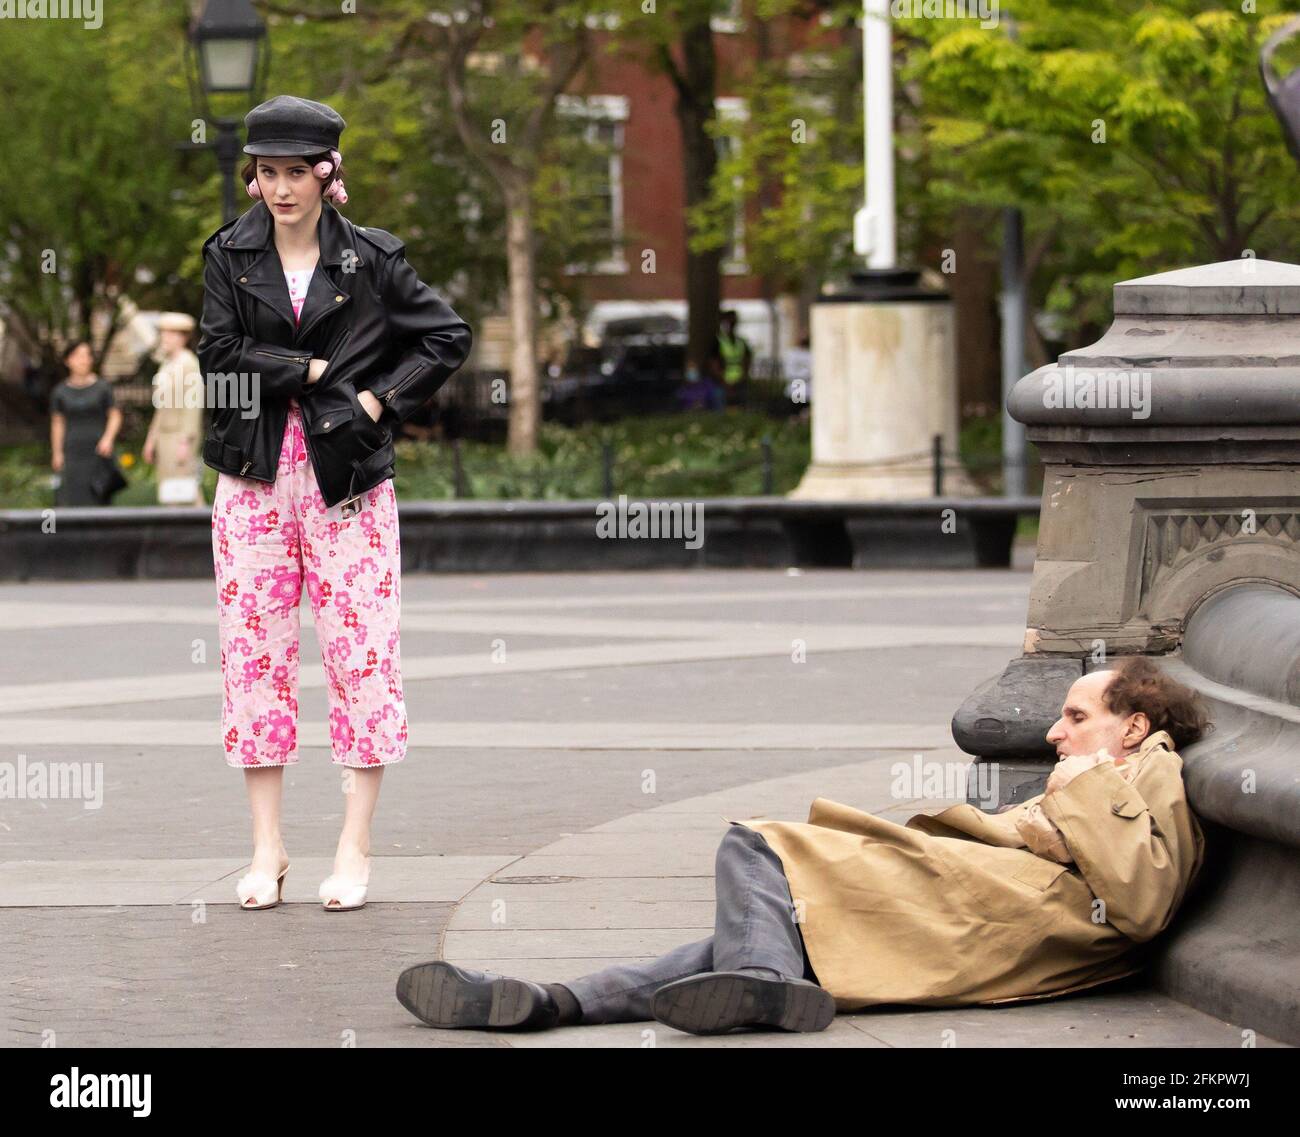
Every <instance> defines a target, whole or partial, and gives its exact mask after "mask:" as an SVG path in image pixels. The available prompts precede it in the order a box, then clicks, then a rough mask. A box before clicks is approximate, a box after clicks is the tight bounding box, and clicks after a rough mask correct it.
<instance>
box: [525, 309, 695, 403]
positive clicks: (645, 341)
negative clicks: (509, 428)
mask: <svg viewBox="0 0 1300 1137" xmlns="http://www.w3.org/2000/svg"><path fill="white" fill-rule="evenodd" d="M685 377H686V335H685V332H684V331H683V330H682V328H681V323H680V321H678V320H676V319H675V318H673V317H670V316H651V317H644V318H638V319H636V320H630V319H629V320H616V321H611V322H610V323H609V324H607V325H606V327H605V338H604V340H603V342H602V343H601V346H600V347H594V348H593V347H578V348H574V349H573V350H571V351H570V353H569V356H568V358H567V359H566V360H565V362H564V364H563V365H562V366H561V367H559V368H558V369H554V373H552V374H548V375H546V376H544V377H543V381H542V402H543V408H544V410H543V413H544V414H545V416H546V417H547V418H549V419H555V420H557V421H560V422H565V423H576V422H586V421H591V420H593V419H596V420H602V421H608V420H610V419H615V418H622V417H626V416H629V415H638V414H660V413H665V412H668V411H673V410H676V409H678V405H679V404H678V399H677V395H678V390H679V389H680V387H681V385H682V382H683V380H684V379H685Z"/></svg>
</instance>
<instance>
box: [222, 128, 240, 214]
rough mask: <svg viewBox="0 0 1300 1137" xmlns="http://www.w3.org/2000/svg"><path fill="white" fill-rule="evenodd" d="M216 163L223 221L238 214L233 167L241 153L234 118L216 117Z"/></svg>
mask: <svg viewBox="0 0 1300 1137" xmlns="http://www.w3.org/2000/svg"><path fill="white" fill-rule="evenodd" d="M216 149H217V165H218V166H219V167H220V169H221V216H222V220H223V223H224V222H226V221H233V220H234V219H235V218H236V217H238V216H239V210H238V207H237V206H236V205H235V167H236V166H237V165H238V163H239V158H240V155H241V154H242V153H243V150H242V149H241V147H240V145H239V125H238V123H236V121H235V120H234V119H230V118H220V119H217V146H216Z"/></svg>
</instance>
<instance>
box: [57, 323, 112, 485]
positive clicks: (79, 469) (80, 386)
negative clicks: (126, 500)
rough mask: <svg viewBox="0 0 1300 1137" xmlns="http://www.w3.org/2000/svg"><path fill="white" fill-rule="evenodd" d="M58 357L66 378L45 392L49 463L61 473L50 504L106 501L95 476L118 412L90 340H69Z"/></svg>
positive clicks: (108, 452)
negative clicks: (98, 370) (96, 369)
mask: <svg viewBox="0 0 1300 1137" xmlns="http://www.w3.org/2000/svg"><path fill="white" fill-rule="evenodd" d="M63 363H64V366H65V367H67V369H68V378H66V379H65V380H63V382H62V383H60V384H59V385H58V386H56V387H55V388H54V390H53V392H52V393H51V395H50V450H51V452H52V456H51V460H50V466H51V468H52V469H53V470H54V471H55V472H56V473H61V474H62V475H63V477H62V480H61V481H60V483H59V488H58V491H57V492H56V493H55V495H54V504H55V505H107V504H108V500H107V499H106V498H105V497H103V496H102V495H101V494H97V493H96V492H95V489H94V481H95V480H96V476H97V475H98V477H99V478H100V479H102V478H103V469H104V461H103V460H104V458H111V457H112V456H113V440H114V439H115V438H116V437H117V432H118V431H119V430H121V428H122V412H121V411H120V410H118V408H117V407H116V406H115V405H114V403H113V388H112V385H111V384H110V383H109V382H108V381H107V380H105V379H101V378H100V377H99V376H98V375H96V374H95V372H94V365H95V356H94V353H93V352H92V351H91V348H90V344H89V343H87V342H86V341H85V340H78V341H77V342H76V343H74V344H73V345H72V346H71V347H69V348H68V350H67V351H65V352H64V353H63Z"/></svg>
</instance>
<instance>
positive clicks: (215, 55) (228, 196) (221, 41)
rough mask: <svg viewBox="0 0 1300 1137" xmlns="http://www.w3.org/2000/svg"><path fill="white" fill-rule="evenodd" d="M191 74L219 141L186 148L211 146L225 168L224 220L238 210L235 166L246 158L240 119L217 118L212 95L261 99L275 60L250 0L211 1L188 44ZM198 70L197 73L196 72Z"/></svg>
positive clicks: (195, 97) (197, 100)
mask: <svg viewBox="0 0 1300 1137" xmlns="http://www.w3.org/2000/svg"><path fill="white" fill-rule="evenodd" d="M186 57H187V59H186V63H187V65H186V69H185V73H186V77H187V79H188V80H189V83H190V99H191V102H192V103H193V104H194V105H195V106H196V107H197V108H199V110H200V114H201V116H202V118H203V119H204V120H205V121H207V122H211V123H212V124H213V125H214V126H216V128H217V139H216V141H215V142H201V143H186V144H185V146H184V149H210V150H214V151H215V152H216V155H217V165H218V167H219V168H220V170H221V215H222V221H223V222H225V221H231V220H233V219H234V218H235V216H236V215H237V213H238V208H237V206H236V204H235V169H236V166H237V164H238V162H239V159H240V156H241V153H242V151H241V149H240V146H239V126H240V121H241V120H240V119H238V118H226V117H222V116H214V115H213V114H212V112H211V109H210V105H209V97H210V96H211V95H225V94H233V95H244V96H251V101H253V102H261V101H262V100H261V94H262V91H263V90H264V89H265V85H266V71H267V67H268V65H269V63H270V57H271V52H270V40H269V39H268V38H267V33H266V25H265V24H264V23H263V22H262V19H261V17H260V16H259V15H258V14H257V12H256V11H255V10H254V8H253V5H252V4H251V3H250V2H249V0H207V3H206V4H205V5H204V7H203V12H202V14H201V15H200V16H199V18H198V19H197V20H195V21H194V23H193V24H192V25H191V26H190V33H189V39H188V41H187V43H186ZM196 72H197V75H196Z"/></svg>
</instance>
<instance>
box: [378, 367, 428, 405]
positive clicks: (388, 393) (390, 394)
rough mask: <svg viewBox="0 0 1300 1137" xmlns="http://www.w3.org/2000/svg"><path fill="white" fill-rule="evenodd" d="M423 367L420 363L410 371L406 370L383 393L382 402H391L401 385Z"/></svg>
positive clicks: (406, 382)
mask: <svg viewBox="0 0 1300 1137" xmlns="http://www.w3.org/2000/svg"><path fill="white" fill-rule="evenodd" d="M423 369H424V364H421V365H420V366H419V367H417V368H415V369H414V370H412V371H408V372H407V373H406V374H405V375H403V376H402V378H401V379H399V380H398V381H397V383H396V384H394V385H393V386H392V387H390V388H389V389H388V390H387V391H386V392H385V393H384V402H386V403H391V402H392V401H393V396H394V395H396V394H397V392H398V391H400V390H401V389H402V388H403V387H405V386H406V385H407V384H408V383H409V382H410V381H411V380H412V379H414V378H415V377H416V376H417V375H418V374H419V373H420V372H421V371H422V370H423Z"/></svg>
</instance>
